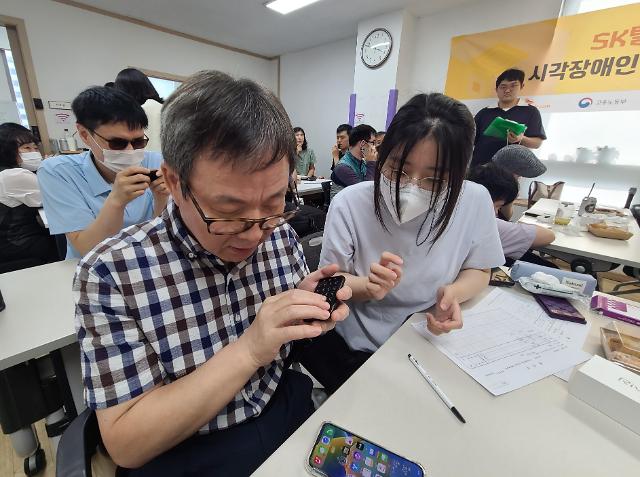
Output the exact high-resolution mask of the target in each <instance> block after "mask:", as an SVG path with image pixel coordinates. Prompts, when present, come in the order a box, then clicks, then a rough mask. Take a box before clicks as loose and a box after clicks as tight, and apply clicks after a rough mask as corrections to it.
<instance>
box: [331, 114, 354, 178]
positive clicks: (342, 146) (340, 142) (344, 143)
mask: <svg viewBox="0 0 640 477" xmlns="http://www.w3.org/2000/svg"><path fill="white" fill-rule="evenodd" d="M352 129H353V127H352V126H351V125H350V124H341V125H340V126H338V129H336V144H335V145H334V146H333V148H332V149H331V158H332V162H331V170H333V169H334V168H335V167H336V164H337V163H338V161H339V160H340V159H342V156H344V154H345V152H347V149H349V133H350V132H351V130H352Z"/></svg>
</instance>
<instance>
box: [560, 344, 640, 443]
mask: <svg viewBox="0 0 640 477" xmlns="http://www.w3.org/2000/svg"><path fill="white" fill-rule="evenodd" d="M569 392H570V393H571V394H573V395H574V396H575V397H577V398H578V399H580V400H582V401H584V402H586V403H587V404H589V405H590V406H592V407H594V408H596V409H597V410H599V411H600V412H603V413H604V414H606V415H607V416H609V417H610V418H612V419H614V420H616V421H618V422H619V423H620V424H622V425H623V426H626V427H628V428H629V429H631V430H632V431H633V432H635V433H636V434H640V375H638V374H636V373H634V372H632V371H629V370H627V369H624V368H622V367H621V366H618V365H617V364H615V363H612V362H611V361H607V360H606V359H604V358H601V357H600V356H594V357H593V358H591V359H590V360H589V361H587V362H586V363H585V364H583V365H582V366H581V367H580V368H579V369H578V370H576V372H574V373H573V376H572V377H571V379H570V380H569Z"/></svg>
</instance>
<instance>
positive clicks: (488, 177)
mask: <svg viewBox="0 0 640 477" xmlns="http://www.w3.org/2000/svg"><path fill="white" fill-rule="evenodd" d="M467 179H468V180H470V181H472V182H475V183H477V184H480V185H483V186H484V187H485V188H486V189H487V190H488V191H489V195H490V196H491V200H492V201H493V202H496V201H498V200H504V203H505V204H510V203H511V202H513V201H514V200H516V198H517V197H518V181H517V180H516V178H515V177H514V176H513V174H512V173H511V172H509V171H507V170H505V169H503V168H502V167H500V166H498V165H497V164H495V163H493V162H489V163H487V164H484V165H482V166H478V167H476V168H474V169H472V170H471V171H470V172H469V176H468V177H467Z"/></svg>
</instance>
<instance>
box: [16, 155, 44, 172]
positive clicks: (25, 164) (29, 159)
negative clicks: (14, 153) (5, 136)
mask: <svg viewBox="0 0 640 477" xmlns="http://www.w3.org/2000/svg"><path fill="white" fill-rule="evenodd" d="M20 159H22V164H20V167H22V168H23V169H26V170H28V171H31V172H35V171H37V170H38V168H39V167H40V164H42V154H40V153H39V152H38V151H33V152H21V153H20Z"/></svg>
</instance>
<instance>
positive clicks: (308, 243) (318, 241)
mask: <svg viewBox="0 0 640 477" xmlns="http://www.w3.org/2000/svg"><path fill="white" fill-rule="evenodd" d="M323 233H324V232H316V233H314V234H310V235H307V236H306V237H303V238H302V239H300V243H301V244H302V250H303V251H304V257H305V259H306V260H307V266H308V267H309V271H311V272H315V271H316V270H317V269H318V265H319V264H320V252H321V251H322V234H323Z"/></svg>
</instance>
